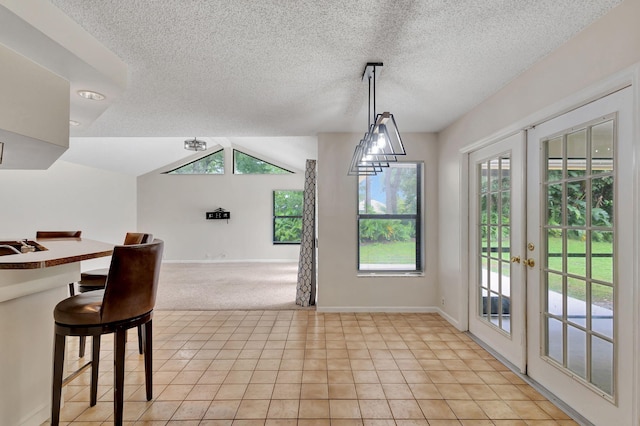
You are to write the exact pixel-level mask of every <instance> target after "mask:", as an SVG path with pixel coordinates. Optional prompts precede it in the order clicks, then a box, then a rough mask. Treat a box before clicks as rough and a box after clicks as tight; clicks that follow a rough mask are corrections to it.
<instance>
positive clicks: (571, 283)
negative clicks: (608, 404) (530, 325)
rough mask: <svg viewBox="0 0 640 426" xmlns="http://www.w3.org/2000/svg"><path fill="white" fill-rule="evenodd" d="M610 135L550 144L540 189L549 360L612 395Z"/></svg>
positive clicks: (587, 132) (601, 130) (604, 124)
mask: <svg viewBox="0 0 640 426" xmlns="http://www.w3.org/2000/svg"><path fill="white" fill-rule="evenodd" d="M614 130H615V122H614V120H612V119H609V118H607V119H605V120H598V121H594V122H593V123H591V124H587V125H585V126H584V127H583V128H582V129H580V130H578V131H574V130H573V129H571V130H567V131H566V132H565V133H564V134H562V135H560V136H557V137H555V138H554V139H552V140H549V141H547V142H546V151H545V152H546V153H547V159H546V163H547V182H545V183H544V185H543V191H541V194H542V196H541V201H543V202H544V203H545V205H544V209H543V211H545V212H546V215H547V217H546V220H545V221H544V225H543V233H542V235H543V237H544V240H543V241H544V242H545V243H546V265H543V274H544V275H543V277H545V278H546V289H547V291H546V292H545V293H544V298H545V300H543V304H542V305H543V306H544V307H545V308H544V309H545V318H547V319H546V321H547V324H546V328H545V331H546V336H545V342H546V347H545V348H546V355H547V356H548V357H549V358H551V359H553V360H555V361H556V362H557V363H558V364H559V366H560V367H561V368H566V369H569V370H571V371H572V372H573V373H574V374H575V375H576V376H578V377H580V378H582V379H583V380H584V381H586V382H590V383H592V384H594V385H595V386H597V387H599V388H600V389H601V390H602V391H604V392H606V393H607V394H609V395H611V393H612V392H613V389H614V387H615V386H614V381H615V380H614V379H615V374H614V363H613V353H614V352H615V342H614V339H613V337H614V335H615V332H614V324H615V312H616V310H615V305H614V292H615V288H616V287H615V285H616V284H615V282H614V265H615V258H614V251H613V247H614V237H615V229H614V225H615V224H614V221H613V218H614V215H615V212H614V206H615V199H614V191H613V189H614V185H615V171H614V162H613V151H614V142H615V135H614ZM563 141H564V143H565V145H564V146H563ZM550 181H551V182H550ZM563 333H566V335H564V334H563Z"/></svg>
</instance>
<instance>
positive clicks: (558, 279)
mask: <svg viewBox="0 0 640 426" xmlns="http://www.w3.org/2000/svg"><path fill="white" fill-rule="evenodd" d="M547 293H548V294H547V312H549V313H550V314H551V315H556V316H558V317H561V316H562V312H563V306H564V305H563V303H562V302H563V299H562V275H560V274H554V273H552V272H547Z"/></svg>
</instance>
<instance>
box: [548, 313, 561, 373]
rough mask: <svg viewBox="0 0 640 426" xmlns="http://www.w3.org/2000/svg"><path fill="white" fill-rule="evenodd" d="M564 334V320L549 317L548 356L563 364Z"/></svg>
mask: <svg viewBox="0 0 640 426" xmlns="http://www.w3.org/2000/svg"><path fill="white" fill-rule="evenodd" d="M563 334H564V331H563V327H562V321H558V320H556V319H554V318H547V341H546V352H547V356H548V357H549V358H551V359H553V360H555V361H556V362H558V363H560V364H563V352H564V346H563V344H562V342H563V340H564V337H563Z"/></svg>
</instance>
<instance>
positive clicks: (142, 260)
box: [51, 239, 164, 426]
mask: <svg viewBox="0 0 640 426" xmlns="http://www.w3.org/2000/svg"><path fill="white" fill-rule="evenodd" d="M163 249H164V242H163V241H162V240H157V239H156V240H154V241H153V242H151V243H146V244H135V245H126V246H125V245H122V246H116V247H115V248H114V250H113V256H112V257H111V266H110V267H109V274H108V275H107V282H106V286H105V289H104V290H99V291H92V292H87V293H82V294H78V295H76V296H71V297H69V298H67V299H64V300H62V301H61V302H60V303H58V304H57V305H56V307H55V308H54V311H53V316H54V320H55V339H54V355H53V383H52V397H51V400H52V401H51V425H52V426H57V425H59V423H60V402H61V397H62V386H63V384H64V382H65V380H63V371H64V356H65V343H66V336H92V337H93V339H92V342H93V348H92V354H91V356H92V358H91V387H90V398H89V405H91V406H94V405H96V402H97V393H98V368H99V361H100V336H101V335H103V334H109V333H115V338H114V364H115V368H114V376H115V378H114V424H116V425H122V421H123V404H124V363H125V353H126V333H127V330H128V329H130V328H133V327H138V326H142V327H143V329H144V333H143V334H144V349H145V350H144V370H145V385H146V386H145V389H146V397H147V401H150V400H151V398H152V397H153V392H152V389H153V388H152V385H153V383H152V318H153V308H154V306H155V301H156V294H157V289H158V279H159V275H160V264H161V261H162V251H163Z"/></svg>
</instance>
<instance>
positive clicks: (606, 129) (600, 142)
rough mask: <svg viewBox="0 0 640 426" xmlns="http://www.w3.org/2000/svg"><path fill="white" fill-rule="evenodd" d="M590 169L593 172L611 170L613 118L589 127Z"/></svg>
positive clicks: (607, 171) (608, 171)
mask: <svg viewBox="0 0 640 426" xmlns="http://www.w3.org/2000/svg"><path fill="white" fill-rule="evenodd" d="M591 170H592V173H593V174H598V173H610V172H612V171H613V120H609V121H605V122H604V123H602V124H598V125H596V126H593V127H592V128H591Z"/></svg>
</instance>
